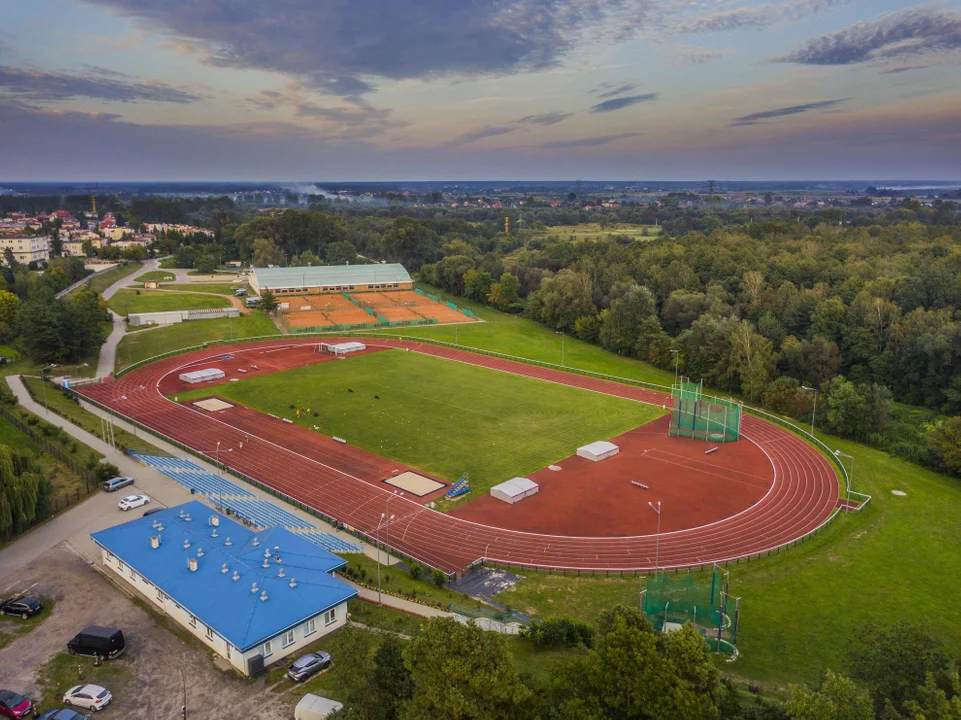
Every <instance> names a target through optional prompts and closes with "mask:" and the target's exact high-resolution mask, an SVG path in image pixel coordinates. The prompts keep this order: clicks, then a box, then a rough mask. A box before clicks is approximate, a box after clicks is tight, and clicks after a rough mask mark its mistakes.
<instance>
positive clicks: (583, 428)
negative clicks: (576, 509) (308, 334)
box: [179, 350, 663, 500]
mask: <svg viewBox="0 0 961 720" xmlns="http://www.w3.org/2000/svg"><path fill="white" fill-rule="evenodd" d="M349 390H353V392H349ZM211 394H217V395H219V396H221V397H225V398H227V399H228V400H231V401H233V402H237V403H239V404H241V405H246V406H247V407H251V408H255V409H257V410H261V411H264V412H270V413H273V414H275V415H279V416H281V417H287V418H290V419H291V420H294V421H295V422H297V423H299V424H300V425H302V426H304V427H309V428H312V427H313V425H315V424H316V425H318V426H319V427H320V428H321V430H320V431H321V432H323V434H325V435H336V436H337V437H342V438H344V439H346V440H347V442H348V443H350V444H352V445H357V446H359V447H362V448H365V449H367V450H370V451H372V452H375V453H377V454H378V455H383V456H384V457H388V458H391V459H394V460H398V461H400V462H403V463H406V464H408V465H410V466H412V467H415V468H418V469H420V470H423V471H425V472H428V473H430V474H432V475H435V476H438V477H441V478H444V479H446V480H449V481H454V480H457V479H458V478H460V477H461V476H462V475H464V473H469V474H470V483H471V488H472V491H471V493H470V494H469V495H467V496H466V498H465V499H467V500H469V499H470V498H474V497H478V496H479V495H481V494H483V493H485V492H487V490H488V489H489V488H490V487H491V486H492V485H496V484H497V483H499V482H503V481H504V480H508V479H510V478H512V477H515V476H518V475H526V474H528V473H531V472H533V471H535V470H538V469H540V468H543V467H545V466H546V465H549V464H550V463H552V462H554V461H555V460H560V459H561V458H564V457H567V456H568V455H572V454H574V452H575V450H576V449H577V447H578V446H579V445H584V444H586V443H588V442H592V441H594V440H606V439H609V438H611V437H614V436H615V435H619V434H621V433H623V432H626V431H627V430H630V429H631V428H634V427H637V426H638V425H642V424H644V423H646V422H649V421H650V420H653V419H654V418H656V417H657V416H659V415H661V414H662V412H663V411H662V410H661V409H660V408H654V407H650V406H647V405H641V404H638V403H635V402H631V401H628V400H621V399H618V398H613V397H608V396H606V395H601V394H598V393H593V392H589V391H586V390H579V389H576V388H569V387H565V386H562V385H554V384H551V383H547V382H542V381H539V380H531V379H529V378H523V377H518V376H515V375H509V374H507V373H503V372H498V371H496V370H487V369H484V368H478V367H472V366H469V365H464V364H462V363H457V362H453V361H450V360H443V359H440V358H434V357H429V356H426V355H420V354H418V353H410V352H402V351H400V350H388V351H385V352H378V353H371V354H369V355H360V356H357V357H352V358H348V359H347V360H343V361H336V362H328V363H322V364H319V365H313V366H310V367H306V368H298V369H295V370H288V371H285V372H279V373H275V374H273V375H265V376H261V377H258V378H252V379H250V380H241V381H239V382H235V383H229V384H225V385H218V386H217V387H215V388H202V389H199V390H194V391H191V392H189V393H186V394H185V393H180V394H179V399H180V401H181V402H184V401H185V400H190V399H196V398H200V397H206V396H208V395H211ZM375 396H376V397H375ZM290 405H294V406H295V407H297V408H310V411H311V412H310V414H309V416H308V417H307V418H300V419H298V418H296V417H295V413H294V411H293V410H291V409H290ZM314 412H316V413H318V417H313V413H314ZM325 418H326V422H325Z"/></svg>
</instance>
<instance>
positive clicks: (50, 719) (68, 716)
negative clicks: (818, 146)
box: [37, 708, 90, 720]
mask: <svg viewBox="0 0 961 720" xmlns="http://www.w3.org/2000/svg"><path fill="white" fill-rule="evenodd" d="M37 720H90V716H89V715H81V714H80V713H78V712H77V711H76V710H71V709H70V708H60V709H59V710H47V712H45V713H44V714H43V715H41V716H40V717H39V718H37Z"/></svg>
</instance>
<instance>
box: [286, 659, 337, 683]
mask: <svg viewBox="0 0 961 720" xmlns="http://www.w3.org/2000/svg"><path fill="white" fill-rule="evenodd" d="M329 667H330V653H326V652H312V653H307V654H306V655H303V656H301V657H299V658H297V659H296V660H294V662H293V663H292V664H291V666H290V669H289V670H288V671H287V677H289V678H290V679H291V680H293V681H294V682H302V681H304V680H306V679H307V678H309V677H310V676H311V675H313V674H314V673H319V672H320V671H321V670H326V669H327V668H329Z"/></svg>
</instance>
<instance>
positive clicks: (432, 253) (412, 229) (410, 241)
mask: <svg viewBox="0 0 961 720" xmlns="http://www.w3.org/2000/svg"><path fill="white" fill-rule="evenodd" d="M439 246H440V237H438V235H437V233H435V232H434V231H433V230H431V229H429V228H427V227H426V226H425V225H424V224H423V223H421V222H420V221H419V220H414V219H413V218H409V217H405V216H402V217H399V218H397V219H396V220H394V222H393V224H392V225H391V228H390V230H388V231H387V233H386V234H385V235H384V249H385V250H386V251H387V254H388V256H389V257H390V258H391V259H392V260H395V261H396V262H399V263H402V264H403V265H404V266H405V267H407V269H409V270H414V271H416V270H418V269H419V268H420V266H421V265H423V264H424V263H425V262H432V261H433V260H434V259H435V258H436V257H437V252H438V248H439Z"/></svg>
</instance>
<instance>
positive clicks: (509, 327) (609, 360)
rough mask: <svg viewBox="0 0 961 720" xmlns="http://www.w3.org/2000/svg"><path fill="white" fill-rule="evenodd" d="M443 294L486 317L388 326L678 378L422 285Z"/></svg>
mask: <svg viewBox="0 0 961 720" xmlns="http://www.w3.org/2000/svg"><path fill="white" fill-rule="evenodd" d="M418 286H419V287H422V288H424V289H427V290H430V292H433V293H435V294H436V295H438V296H439V297H442V298H444V299H449V300H451V301H452V302H454V303H456V304H457V305H458V306H459V307H464V308H467V309H468V310H471V311H472V312H474V313H475V314H477V315H478V317H480V318H481V319H482V320H484V322H482V323H465V324H461V325H441V326H436V327H431V326H424V327H418V328H398V329H396V330H389V331H387V332H389V333H392V334H395V335H404V336H410V337H429V338H433V339H435V340H443V341H446V342H456V343H458V344H460V345H463V346H465V347H471V348H481V349H484V350H493V351H494V352H500V353H504V354H506V355H514V356H516V357H522V358H527V359H529V360H537V361H539V362H548V363H554V364H556V365H561V364H562V363H563V365H564V366H565V367H569V368H576V369H579V370H590V371H592V372H597V373H603V374H606V375H614V376H616V377H622V378H630V379H632V380H643V381H645V382H651V383H657V384H661V385H667V386H668V387H669V386H670V385H671V383H672V382H673V381H674V374H673V373H671V372H667V371H666V370H660V369H659V368H656V367H654V366H653V365H649V364H647V363H642V362H639V361H637V360H632V359H630V358H623V357H620V356H618V355H614V354H613V353H610V352H607V351H606V350H604V349H603V348H600V347H598V346H596V345H591V344H589V343H586V342H582V341H581V340H576V339H574V338H572V337H570V336H568V335H564V336H562V335H560V334H558V333H556V332H554V331H553V330H551V329H550V328H547V327H544V326H543V325H541V324H540V323H536V322H534V321H533V320H528V319H527V318H523V317H519V316H517V315H509V314H507V313H502V312H498V311H497V310H494V309H492V308H489V307H486V306H484V305H479V304H477V303H473V302H471V301H469V300H466V299H465V298H460V297H455V296H451V295H448V294H446V293H444V292H443V291H440V290H437V289H436V288H433V287H430V286H427V285H420V284H418Z"/></svg>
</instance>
